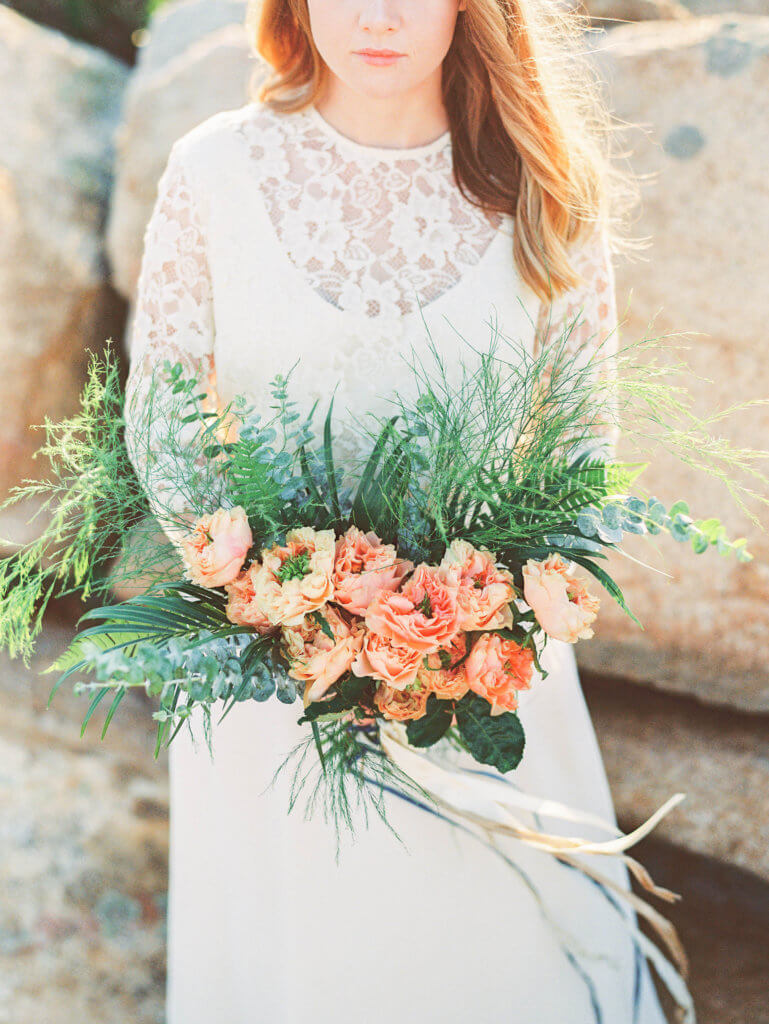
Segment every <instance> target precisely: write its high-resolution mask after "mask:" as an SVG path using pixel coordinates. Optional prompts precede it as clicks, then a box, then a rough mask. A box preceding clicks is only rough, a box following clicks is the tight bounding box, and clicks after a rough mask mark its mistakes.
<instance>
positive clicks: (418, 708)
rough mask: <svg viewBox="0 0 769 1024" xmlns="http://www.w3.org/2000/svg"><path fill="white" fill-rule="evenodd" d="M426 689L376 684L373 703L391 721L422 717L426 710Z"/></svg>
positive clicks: (404, 720)
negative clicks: (396, 687) (395, 687)
mask: <svg viewBox="0 0 769 1024" xmlns="http://www.w3.org/2000/svg"><path fill="white" fill-rule="evenodd" d="M428 696H429V695H428V693H427V690H422V689H418V690H394V689H393V688H392V686H388V685H387V683H382V684H381V686H378V687H377V689H376V693H375V694H374V703H375V704H376V706H377V707H378V708H379V710H380V711H381V712H382V714H383V715H384V716H385V718H389V719H390V720H391V721H393V722H407V721H413V720H414V719H415V718H424V715H425V712H426V710H427V698H428Z"/></svg>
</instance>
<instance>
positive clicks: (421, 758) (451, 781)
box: [379, 722, 696, 1024]
mask: <svg viewBox="0 0 769 1024" xmlns="http://www.w3.org/2000/svg"><path fill="white" fill-rule="evenodd" d="M379 741H380V744H381V747H382V750H383V751H384V753H385V755H386V756H387V757H388V758H389V759H390V760H391V761H392V762H393V763H394V764H396V765H397V767H398V768H400V770H401V771H403V772H404V773H405V774H406V775H408V776H409V777H410V778H411V779H413V780H414V782H416V783H417V785H419V786H420V787H421V788H422V789H423V790H424V791H425V792H426V793H427V794H429V796H430V797H431V798H432V799H433V800H434V801H435V803H436V804H437V805H438V806H439V807H441V808H442V810H443V811H444V812H446V813H447V814H448V815H449V816H453V817H455V818H457V819H459V820H461V821H464V822H469V823H471V824H473V825H475V826H476V827H477V828H478V829H479V830H480V831H481V832H482V833H485V834H486V835H487V836H489V837H496V836H501V835H507V836H510V837H512V838H514V839H517V840H518V841H520V842H522V843H525V844H526V845H528V846H532V847H534V848H535V849H538V850H542V851H544V852H547V853H551V854H552V855H553V856H554V857H557V858H558V859H559V860H562V861H564V862H565V863H568V864H570V865H571V866H572V867H574V868H576V869H577V870H579V871H582V872H583V873H584V874H585V875H587V876H588V877H589V878H592V879H593V880H594V881H596V882H597V883H598V884H600V885H602V886H605V887H606V888H607V889H610V890H611V891H613V892H614V893H615V894H616V895H617V896H618V897H619V898H620V899H622V900H624V901H625V903H627V905H628V906H629V907H631V908H632V909H633V910H635V911H636V912H637V913H638V914H640V915H641V916H642V917H644V918H645V920H646V921H648V922H649V924H650V925H651V927H652V928H653V929H654V930H655V932H656V933H657V934H658V935H659V937H660V938H661V939H662V941H663V942H664V944H665V946H666V947H667V949H668V950H669V952H670V954H671V957H672V959H673V963H671V961H670V960H669V959H668V958H667V957H666V956H665V954H664V953H663V952H662V951H661V950H660V949H659V947H658V946H656V945H655V944H654V943H653V942H652V941H651V940H650V939H648V938H647V937H646V936H645V935H643V933H642V932H640V931H639V930H638V929H637V927H636V926H635V924H633V923H632V922H631V921H630V920H628V918H627V917H626V918H625V921H626V923H627V926H628V928H629V929H630V930H631V932H632V933H633V937H634V939H635V940H636V941H637V942H638V944H639V946H640V947H641V948H642V949H643V951H644V954H645V956H646V957H647V958H648V959H649V960H650V961H651V962H652V963H653V964H654V967H655V969H656V970H657V973H658V975H659V977H660V979H661V980H662V981H663V983H664V984H665V986H666V988H667V989H668V991H669V992H670V994H671V996H672V997H673V999H674V1000H675V1003H676V1005H677V1007H678V1011H677V1018H678V1020H679V1021H681V1022H682V1024H695V1021H696V1017H695V1011H694V1003H693V1001H692V997H691V994H690V992H689V990H688V987H687V985H686V980H685V979H686V977H687V973H688V964H687V958H686V953H685V951H684V948H683V945H682V943H681V940H680V938H679V936H678V934H677V932H676V930H675V928H674V926H673V924H672V923H671V922H670V921H668V920H667V918H665V917H664V916H663V915H662V914H660V913H659V911H657V910H656V909H655V908H654V907H652V906H651V905H650V904H649V903H647V902H646V901H644V900H643V899H641V898H640V897H639V896H637V895H636V894H635V893H634V892H632V891H631V890H629V889H624V888H623V887H621V886H619V885H617V884H616V883H614V882H613V881H611V880H610V879H608V878H606V877H605V876H604V875H603V874H601V873H600V872H598V871H596V870H595V869H594V868H593V867H592V865H589V864H587V863H585V861H584V860H583V859H582V855H588V854H593V855H597V856H604V857H619V859H620V860H621V861H622V862H623V863H624V864H625V865H626V866H627V868H628V870H629V871H630V872H631V873H632V874H633V876H634V877H635V878H636V880H637V881H638V882H639V884H640V885H641V886H642V887H643V888H644V889H645V890H647V891H648V892H650V893H652V894H653V895H655V896H657V897H659V898H660V899H662V900H665V901H667V902H674V901H675V900H677V899H679V898H680V897H679V896H678V894H676V893H673V892H671V891H670V890H669V889H665V888H663V887H662V886H658V885H656V884H655V883H654V881H653V880H652V878H651V876H650V874H649V872H648V871H647V870H646V868H645V867H644V866H643V865H642V864H640V863H639V862H638V861H637V860H634V859H633V858H632V857H630V856H628V855H627V854H626V853H625V851H626V850H627V849H629V848H630V847H631V846H633V845H635V844H636V843H637V842H639V841H640V840H641V839H643V838H644V837H645V836H647V835H648V834H649V833H650V832H651V831H652V830H653V829H654V828H655V827H656V826H657V825H658V824H659V822H660V821H662V819H663V818H664V817H665V816H666V815H667V814H669V813H670V811H672V810H673V808H674V807H677V806H678V804H680V803H681V801H682V800H683V799H684V797H685V794H683V793H676V794H675V795H674V796H672V797H671V798H670V799H669V800H667V801H666V802H665V803H664V804H663V805H662V806H661V807H660V808H659V809H658V810H657V811H655V813H654V814H652V815H651V816H650V817H649V818H648V819H647V820H646V821H645V822H643V824H641V825H639V826H638V828H636V829H633V831H632V832H629V833H627V834H626V833H624V832H622V831H621V830H620V829H618V828H617V826H616V824H614V823H613V822H609V821H605V820H603V819H602V818H600V817H598V816H596V815H593V814H590V813H588V812H584V811H580V810H578V809H576V808H573V807H568V806H567V805H565V804H561V803H558V802H557V801H554V800H547V799H543V798H539V797H535V796H532V795H531V794H528V793H522V792H521V791H520V790H518V789H516V788H515V787H514V786H510V785H509V784H507V783H506V782H505V780H504V779H502V778H500V779H495V778H493V777H490V776H488V775H485V774H484V775H480V774H477V773H470V772H465V771H462V770H458V771H457V770H451V769H447V768H444V767H442V766H441V765H439V764H436V763H435V761H432V760H430V759H429V758H427V757H425V755H424V754H422V753H420V752H419V751H418V750H415V749H414V748H413V747H412V746H410V744H409V742H408V738H407V734H406V729H405V727H404V726H403V724H402V723H400V722H383V723H381V724H380V727H379ZM516 811H517V812H521V811H524V812H530V813H533V814H536V815H540V816H548V817H552V818H559V819H561V820H563V821H568V822H573V823H576V824H581V825H586V826H593V827H597V828H600V829H602V830H603V831H605V832H607V833H608V834H609V836H610V838H608V839H605V840H588V839H583V838H581V837H579V836H568V835H560V834H556V833H552V832H545V831H540V830H537V829H535V828H531V827H530V826H528V825H526V824H524V823H523V822H522V821H520V820H519V819H518V817H517V816H516V814H515V813H514V812H516Z"/></svg>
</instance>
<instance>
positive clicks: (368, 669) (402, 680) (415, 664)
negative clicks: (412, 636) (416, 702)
mask: <svg viewBox="0 0 769 1024" xmlns="http://www.w3.org/2000/svg"><path fill="white" fill-rule="evenodd" d="M423 657H424V655H423V654H422V652H421V651H415V650H414V648H413V647H408V646H407V645H406V644H402V643H397V642H396V641H395V640H392V639H390V637H388V636H382V635H381V634H380V633H372V632H371V631H370V630H366V635H365V637H364V639H363V646H362V647H361V650H360V653H359V654H358V657H357V658H356V659H355V661H354V662H353V663H352V671H353V672H354V674H355V675H356V676H372V677H373V678H374V679H381V680H382V682H385V683H387V684H388V685H389V686H390V687H392V689H393V690H403V689H405V687H407V686H410V685H411V684H412V683H413V682H415V680H416V678H417V670H418V669H419V665H420V663H421V661H422V658H423Z"/></svg>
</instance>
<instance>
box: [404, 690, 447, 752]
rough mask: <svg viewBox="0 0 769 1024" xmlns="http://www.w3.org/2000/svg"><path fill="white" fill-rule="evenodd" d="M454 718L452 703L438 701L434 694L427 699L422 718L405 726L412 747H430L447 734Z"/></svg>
mask: <svg viewBox="0 0 769 1024" xmlns="http://www.w3.org/2000/svg"><path fill="white" fill-rule="evenodd" d="M453 717H454V701H452V700H439V698H438V697H436V696H435V694H434V693H431V694H430V696H429V697H428V698H427V709H426V711H425V714H424V716H423V717H422V718H417V719H415V720H413V721H411V722H408V724H407V725H406V734H407V736H408V738H409V743H410V744H411V745H412V747H432V746H433V745H434V744H435V743H437V742H438V740H440V739H442V738H443V737H444V736H445V735H446V733H447V732H448V730H449V728H450V726H451V722H452V719H453Z"/></svg>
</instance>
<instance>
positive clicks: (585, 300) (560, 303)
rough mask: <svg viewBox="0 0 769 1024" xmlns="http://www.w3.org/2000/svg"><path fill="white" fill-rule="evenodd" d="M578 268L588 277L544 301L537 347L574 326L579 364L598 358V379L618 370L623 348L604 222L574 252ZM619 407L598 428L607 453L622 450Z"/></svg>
mask: <svg viewBox="0 0 769 1024" xmlns="http://www.w3.org/2000/svg"><path fill="white" fill-rule="evenodd" d="M571 262H572V266H573V267H574V270H575V271H576V272H577V273H578V274H579V275H580V276H581V277H582V278H583V279H584V283H581V284H578V285H576V286H575V287H574V288H572V289H569V290H567V291H566V292H563V293H562V294H561V295H559V296H558V297H557V298H556V299H555V300H554V301H553V302H552V303H551V302H547V301H544V300H543V301H542V303H541V304H540V310H539V316H538V319H537V330H536V342H535V353H536V354H538V353H539V352H541V351H542V347H543V346H545V347H546V346H548V345H550V344H552V343H553V342H555V341H556V340H557V339H558V338H560V337H561V336H562V335H563V334H564V332H565V331H567V330H568V331H569V334H568V339H567V341H566V348H567V350H568V351H569V352H571V353H572V354H573V355H574V358H575V362H576V365H578V366H582V367H584V366H586V365H587V364H588V362H590V361H592V362H593V363H594V365H595V377H596V379H599V380H600V379H607V378H611V377H612V376H613V375H614V374H615V373H616V355H617V349H618V330H617V305H616V295H615V278H614V267H613V264H612V259H611V251H610V246H609V239H608V234H607V231H606V228H605V226H604V225H601V227H599V228H597V229H596V230H595V231H594V232H593V233H592V234H591V235H590V237H589V238H588V239H587V240H586V241H585V242H584V243H582V244H581V245H580V247H579V248H578V249H577V250H576V251H575V253H574V254H573V256H572V261H571ZM614 419H615V417H614V409H612V410H610V415H608V416H607V421H606V422H605V423H604V424H602V425H601V427H600V428H598V429H596V430H595V432H596V433H597V434H598V435H599V436H600V437H602V438H603V446H602V447H603V451H604V453H605V455H606V457H607V458H613V457H614V456H615V454H616V445H617V440H618V430H617V427H616V426H615V425H614V422H613V421H614Z"/></svg>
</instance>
